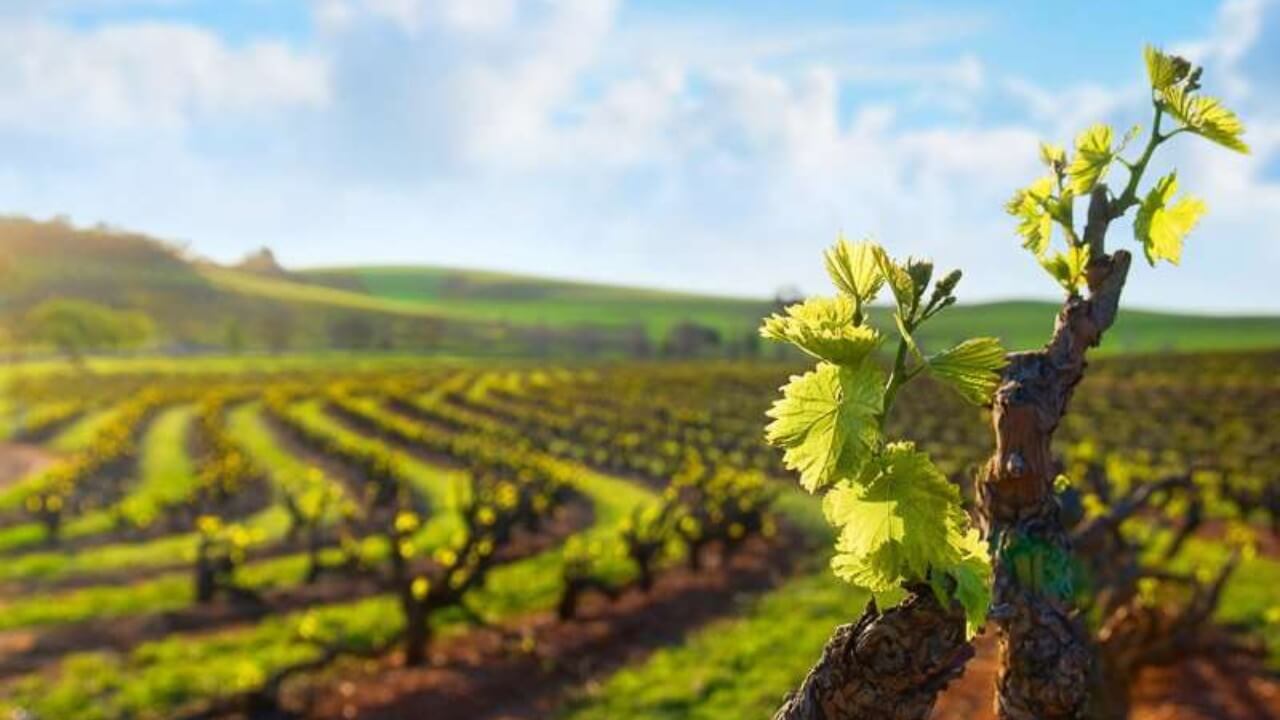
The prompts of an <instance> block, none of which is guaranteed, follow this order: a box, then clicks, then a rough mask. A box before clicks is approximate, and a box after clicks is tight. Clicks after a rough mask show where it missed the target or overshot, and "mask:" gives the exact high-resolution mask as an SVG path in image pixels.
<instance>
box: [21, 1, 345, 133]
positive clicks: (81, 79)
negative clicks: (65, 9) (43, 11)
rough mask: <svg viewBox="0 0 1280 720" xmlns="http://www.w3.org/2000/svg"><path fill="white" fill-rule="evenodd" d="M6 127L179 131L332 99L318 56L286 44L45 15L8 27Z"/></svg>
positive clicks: (169, 27) (162, 26) (186, 29)
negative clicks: (79, 25)
mask: <svg viewBox="0 0 1280 720" xmlns="http://www.w3.org/2000/svg"><path fill="white" fill-rule="evenodd" d="M0 47H4V48H5V54H6V60H5V62H4V63H3V64H0V128H3V127H8V128H10V129H21V130H25V131H33V132H39V133H48V132H68V133H73V134H74V133H76V132H78V131H81V130H88V131H101V130H104V129H106V130H131V129H139V128H142V129H145V128H155V127H158V128H165V129H181V128H183V127H185V126H187V125H188V124H190V123H191V122H192V121H194V120H197V119H200V118H212V119H215V120H225V119H228V118H229V117H230V118H234V117H237V116H241V115H251V114H254V113H259V112H266V111H272V110H277V109H281V108H289V107H296V106H309V107H317V106H321V105H323V104H324V103H325V102H326V100H327V98H328V87H327V80H326V69H325V65H324V63H323V61H321V60H320V59H319V58H316V57H313V56H308V55H304V54H300V53H298V52H296V51H293V50H291V49H289V48H288V47H286V46H285V45H283V44H280V43H273V42H257V43H253V44H250V45H248V46H246V47H243V48H231V47H229V46H227V45H226V44H225V43H224V42H223V41H221V40H220V39H219V38H218V37H217V36H216V35H214V34H213V33H211V32H209V31H207V30H203V29H199V28H196V27H189V26H184V25H176V24H167V23H147V22H143V23H133V24H127V25H110V26H106V27H102V28H100V29H95V30H74V29H70V28H68V27H65V26H61V25H57V24H54V23H50V22H45V21H42V20H38V19H25V20H14V21H11V22H8V23H3V24H0Z"/></svg>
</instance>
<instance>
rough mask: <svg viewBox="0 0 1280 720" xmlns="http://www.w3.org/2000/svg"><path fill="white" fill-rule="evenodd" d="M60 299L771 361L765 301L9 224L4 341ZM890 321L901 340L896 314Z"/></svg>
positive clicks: (1259, 331) (1222, 320) (1161, 322)
mask: <svg viewBox="0 0 1280 720" xmlns="http://www.w3.org/2000/svg"><path fill="white" fill-rule="evenodd" d="M51 298H71V299H77V300H87V301H90V302H94V303H99V304H102V305H106V306H109V307H111V308H115V309H121V310H140V311H142V312H144V313H146V314H147V315H148V316H150V317H151V318H152V319H153V320H154V322H155V325H156V328H157V335H158V336H157V337H156V338H154V339H153V341H152V342H151V343H150V346H151V347H152V348H154V349H159V350H171V351H180V352H185V351H222V350H267V349H271V350H293V351H305V350H311V349H329V348H342V349H355V350H398V351H439V352H450V353H455V354H476V355H493V354H499V355H508V356H509V355H526V356H544V357H578V358H590V357H602V356H610V355H657V354H662V353H663V351H664V349H665V350H667V351H673V352H675V353H676V354H689V353H692V354H704V355H706V354H711V355H723V354H744V353H747V354H751V353H772V352H774V351H773V350H772V349H769V348H766V347H764V346H762V344H761V343H760V341H759V340H758V339H757V338H756V328H757V327H758V326H759V321H760V318H761V317H762V316H764V315H766V314H768V313H769V312H771V311H772V310H773V308H772V303H771V302H769V301H766V300H762V299H742V298H725V297H715V296H706V295H697V294H693V293H679V292H666V291H659V290H649V289H640V288H627V287H617V286H611V285H602V284H594V283H586V282H573V281H566V280H552V279H546V278H538V277H530V276H522V275H512V274H504V273H493V272H480V271H473V270H456V269H447V268H437V267H409V266H405V267H349V268H328V269H315V270H301V271H299V270H292V271H288V270H286V269H285V268H282V267H280V265H279V264H278V263H277V262H276V260H275V257H274V255H273V254H272V253H271V252H270V250H269V249H265V248H264V249H263V250H262V251H259V252H257V253H254V254H252V255H250V256H249V257H248V258H246V260H245V261H244V262H242V263H240V264H239V265H237V266H236V267H224V266H219V265H215V264H212V263H208V262H204V261H199V260H196V259H193V258H192V257H190V256H189V254H187V253H186V252H184V251H183V250H181V249H179V248H175V247H173V246H171V245H168V244H165V243H163V242H160V241H157V240H154V239H151V238H148V237H145V236H142V235H138V234H134V233H125V232H119V231H114V230H110V229H107V228H92V229H81V228H75V227H72V226H70V225H68V224H66V223H63V222H57V221H54V222H34V221H31V220H24V219H17V218H7V219H6V218H0V331H4V332H3V337H8V338H10V340H11V341H13V340H14V339H16V341H17V342H18V343H19V344H21V339H22V332H23V323H24V318H26V317H27V313H28V311H29V310H30V309H31V308H32V307H34V306H36V305H37V304H39V303H41V302H43V301H46V300H49V299H51ZM1056 310H1057V305H1056V303H1052V302H1034V301H1013V302H999V303H988V304H977V305H968V306H959V307H955V308H952V309H950V310H948V311H947V312H946V313H943V314H942V315H941V316H939V318H938V319H936V320H935V321H934V322H932V323H931V324H930V327H929V328H928V329H927V331H926V332H924V333H923V334H922V335H921V337H920V338H919V339H920V341H921V342H922V344H924V345H926V346H927V348H929V349H935V348H937V347H940V346H942V345H944V344H945V343H948V342H951V341H954V340H956V339H959V338H962V337H968V336H973V335H994V336H997V337H1000V338H1002V339H1003V340H1004V342H1005V344H1006V345H1007V346H1008V347H1010V348H1016V349H1024V348H1032V347H1036V346H1038V345H1040V344H1041V343H1043V342H1044V340H1045V338H1046V337H1047V335H1048V333H1049V330H1050V329H1051V328H1052V325H1053V317H1054V313H1055V312H1056ZM874 319H875V321H876V322H877V323H879V324H881V325H882V326H885V327H886V329H887V328H888V326H889V323H890V322H891V321H890V320H889V318H888V314H887V311H886V310H883V309H877V310H876V314H875V317H874ZM1277 346H1280V318H1277V317H1209V316H1194V315H1178V314H1166V313H1156V312H1144V311H1137V310H1126V311H1125V312H1123V313H1122V314H1121V317H1120V320H1119V322H1118V323H1117V325H1116V327H1115V328H1113V330H1112V331H1111V332H1110V333H1109V334H1108V336H1107V342H1106V344H1105V345H1104V348H1103V349H1104V350H1106V351H1109V352H1130V351H1152V350H1166V349H1168V350H1202V349H1234V348H1255V347H1277Z"/></svg>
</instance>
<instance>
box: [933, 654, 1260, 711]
mask: <svg viewBox="0 0 1280 720" xmlns="http://www.w3.org/2000/svg"><path fill="white" fill-rule="evenodd" d="M975 644H976V646H977V651H978V654H977V657H975V658H974V659H972V660H970V661H969V664H968V665H966V666H965V672H964V676H963V677H961V678H960V679H959V680H957V681H956V682H954V683H952V684H951V685H950V686H949V687H948V688H947V689H946V690H945V691H944V692H943V694H942V697H941V698H939V700H938V706H937V708H936V709H935V711H934V717H935V718H937V720H996V714H995V711H994V708H995V681H996V675H997V673H998V671H999V663H998V658H997V648H996V642H995V638H994V637H993V636H992V635H990V634H987V635H984V636H983V637H980V638H978V640H977V642H976V643H975ZM1133 701H1134V702H1133V713H1132V715H1131V720H1277V719H1280V679H1278V678H1276V677H1275V676H1274V675H1271V674H1268V673H1267V672H1266V671H1265V670H1264V669H1263V668H1262V667H1261V665H1260V664H1259V663H1258V662H1257V661H1256V660H1249V659H1234V660H1232V659H1223V660H1216V661H1210V660H1207V659H1200V658H1195V659H1188V660H1185V661H1183V662H1181V663H1178V664H1177V665H1173V666H1170V667H1164V668H1151V669H1149V670H1147V671H1146V672H1144V673H1143V674H1142V675H1141V676H1140V677H1139V678H1138V683H1137V685H1136V686H1135V687H1134V689H1133Z"/></svg>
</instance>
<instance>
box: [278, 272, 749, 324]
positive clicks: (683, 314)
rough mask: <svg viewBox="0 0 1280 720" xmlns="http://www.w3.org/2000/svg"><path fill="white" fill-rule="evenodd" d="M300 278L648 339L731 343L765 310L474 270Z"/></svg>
mask: <svg viewBox="0 0 1280 720" xmlns="http://www.w3.org/2000/svg"><path fill="white" fill-rule="evenodd" d="M300 277H303V278H307V279H310V280H313V281H315V282H318V283H324V284H326V285H329V286H330V287H334V288H341V289H343V290H345V291H347V292H351V293H358V294H362V295H365V296H368V297H374V298H381V299H385V300H388V301H395V302H400V303H417V304H420V305H421V306H423V307H430V308H433V309H434V310H435V311H436V312H438V313H440V314H443V315H447V316H450V317H455V318H459V319H468V320H480V321H505V322H510V323H514V324H517V325H538V324H544V325H548V326H553V327H566V326H574V325H583V324H605V325H615V326H639V327H644V328H645V329H646V330H648V331H649V332H650V333H651V334H652V335H654V336H655V337H660V336H662V335H663V334H664V333H665V332H666V331H667V330H668V329H669V328H670V327H671V326H672V325H675V324H677V323H680V322H683V321H694V322H698V323H700V324H703V325H708V326H711V327H714V328H717V329H718V330H720V331H721V332H723V333H726V334H727V335H730V336H732V337H735V338H736V337H737V336H739V335H741V334H742V333H744V332H747V331H750V330H754V328H755V325H756V324H757V322H758V321H759V319H760V317H761V316H762V315H763V314H764V313H765V312H766V311H767V310H768V308H769V303H768V302H767V301H764V300H758V299H744V298H729V297H715V296H709V295H698V294H695V293H681V292H670V291H662V290H651V289H644V288H629V287H618V286H612V285H603V284H596V283H586V282H574V281H566V280H552V279H546V278H537V277H528V276H521V275H510V274H504V273H494V272H484V271H476V270H452V269H445V268H430V267H362V268H336V269H324V270H312V271H307V272H304V273H301V274H300Z"/></svg>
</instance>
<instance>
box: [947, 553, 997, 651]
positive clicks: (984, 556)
mask: <svg viewBox="0 0 1280 720" xmlns="http://www.w3.org/2000/svg"><path fill="white" fill-rule="evenodd" d="M951 544H952V547H953V548H955V549H956V550H957V551H958V553H959V555H960V560H959V561H958V562H956V563H955V564H954V565H951V566H950V567H947V568H945V569H944V570H943V572H945V573H946V574H947V575H948V576H950V577H951V579H952V580H953V581H954V582H955V590H954V592H953V595H954V598H955V600H956V601H957V602H959V603H960V606H961V607H963V608H964V611H965V618H966V621H967V622H966V630H967V632H968V635H969V637H970V638H972V637H973V636H974V635H977V634H978V631H979V630H981V629H982V626H983V624H984V623H985V622H986V620H987V611H988V610H989V609H990V607H991V575H992V573H991V557H990V555H989V554H988V551H987V543H986V541H985V540H983V539H982V534H981V533H980V532H978V531H977V530H976V529H972V528H970V529H968V530H967V531H965V532H962V533H956V534H953V535H952V537H951ZM939 589H940V588H939V587H938V586H937V585H936V584H935V585H934V590H935V592H937V591H939ZM944 594H945V593H944Z"/></svg>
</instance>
